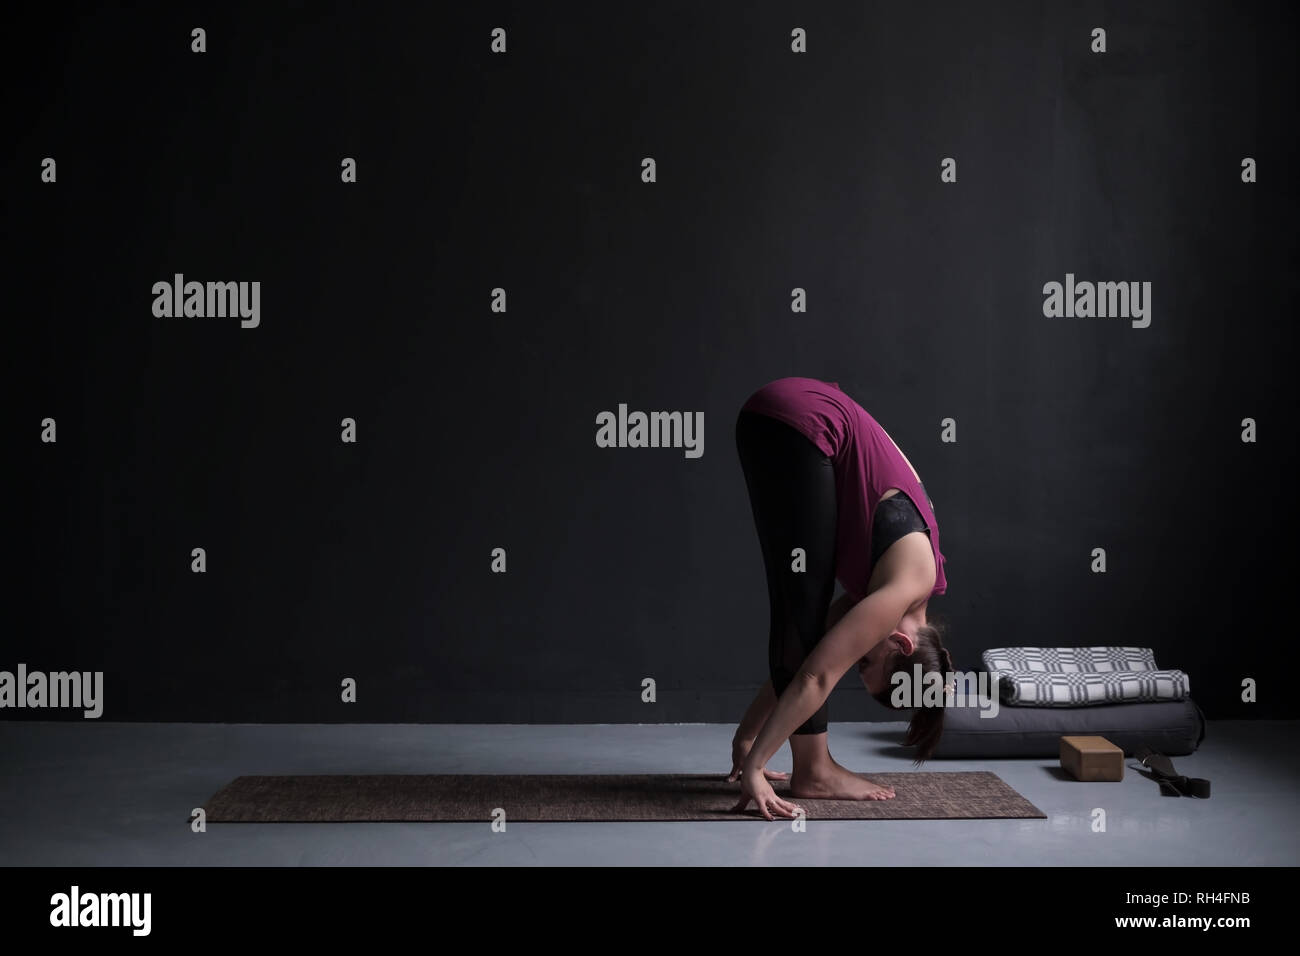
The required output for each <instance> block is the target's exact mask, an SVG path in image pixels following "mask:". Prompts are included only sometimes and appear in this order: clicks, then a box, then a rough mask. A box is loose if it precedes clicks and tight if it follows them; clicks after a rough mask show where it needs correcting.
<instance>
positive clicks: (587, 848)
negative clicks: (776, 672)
mask: <svg viewBox="0 0 1300 956" xmlns="http://www.w3.org/2000/svg"><path fill="white" fill-rule="evenodd" d="M902 727H903V725H902V724H881V723H875V724H832V725H831V729H830V734H831V737H830V739H831V752H832V753H833V754H834V755H835V757H836V759H838V760H839V761H840V762H841V763H843V764H844V765H846V766H848V767H850V768H852V769H854V770H858V771H861V772H867V773H869V772H870V771H872V770H876V771H884V770H892V771H900V770H909V769H912V768H911V764H910V762H909V761H908V759H907V758H906V757H905V756H903V755H902V754H901V753H900V751H899V750H898V748H897V747H896V743H897V741H898V739H899V734H900V732H901V730H902ZM1298 730H1300V722H1294V721H1286V722H1282V721H1251V722H1246V721H1226V722H1212V723H1211V725H1210V728H1209V732H1208V733H1207V736H1206V740H1205V742H1204V743H1203V744H1202V746H1201V749H1200V750H1199V751H1198V752H1197V753H1195V754H1192V755H1190V756H1186V757H1178V758H1175V765H1176V766H1177V768H1178V770H1179V771H1180V772H1181V773H1185V774H1188V775H1189V776H1197V777H1207V778H1209V779H1210V780H1211V781H1212V783H1213V796H1212V797H1211V798H1210V799H1209V800H1196V799H1191V798H1171V797H1163V796H1161V795H1160V793H1159V789H1158V787H1157V786H1156V784H1155V783H1153V782H1151V781H1149V780H1147V779H1145V778H1143V777H1141V776H1139V775H1138V774H1137V773H1134V772H1132V771H1131V770H1127V771H1126V772H1125V779H1124V780H1123V781H1122V782H1120V783H1095V784H1083V783H1077V782H1073V781H1070V780H1068V779H1065V778H1063V777H1062V775H1061V773H1060V771H1059V768H1058V767H1057V766H1056V762H1055V761H1053V760H1048V759H1043V760H1025V759H1018V760H960V761H958V760H942V761H939V760H936V761H931V762H930V763H929V764H928V765H927V766H926V767H925V768H924V769H927V770H940V771H942V770H991V771H993V772H994V773H996V774H998V775H999V776H1000V777H1002V779H1003V780H1005V781H1006V782H1007V783H1008V784H1010V785H1011V786H1013V787H1015V788H1016V789H1017V790H1019V791H1020V793H1022V794H1023V795H1024V796H1025V797H1026V798H1027V799H1029V800H1030V801H1031V802H1032V803H1034V804H1035V805H1036V806H1038V807H1039V808H1040V809H1041V810H1042V811H1043V812H1044V813H1046V814H1047V815H1048V819H1046V820H919V821H905V820H871V821H817V820H809V821H807V829H806V831H805V832H802V833H796V832H794V831H793V830H792V828H791V827H790V825H789V823H788V822H774V823H767V822H765V821H741V820H738V821H734V822H731V821H727V822H708V823H599V824H581V823H509V824H508V826H507V830H506V832H505V833H493V832H492V831H491V829H490V828H489V825H488V824H487V823H482V824H469V823H425V824H414V823H400V824H399V823H377V824H337V823H335V824H302V823H297V824H224V825H222V824H213V825H211V826H210V827H209V828H208V831H207V832H206V833H203V834H195V833H192V832H191V831H190V828H189V825H188V823H187V819H188V817H189V815H190V812H191V810H192V809H193V808H195V807H200V806H202V805H203V802H204V801H205V800H206V799H207V798H208V797H209V796H211V795H212V794H213V793H215V792H216V791H217V790H218V789H219V788H220V787H221V786H223V785H224V784H225V783H227V782H228V781H229V780H231V779H232V778H234V777H237V776H240V775H241V774H293V773H647V772H653V773H700V772H718V773H725V772H726V771H727V770H728V769H729V763H730V761H729V755H730V740H731V734H732V732H733V731H734V728H733V727H731V726H726V725H719V724H674V725H646V724H643V725H629V724H596V725H562V726H561V725H543V726H523V725H483V724H475V725H464V724H458V725H427V724H399V725H366V724H344V725H338V724H335V725H328V724H313V725H301V724H266V725H258V724H126V723H97V722H91V721H87V722H84V723H60V722H47V723H27V722H13V721H10V722H4V723H0V865H6V866H14V865H20V866H22V865H39V866H101V865H109V866H137V865H161V866H173V865H201V866H230V865H238V866H257V865H278V866H294V865H306V866H320V865H325V866H329V865H353V864H361V865H390V864H396V865H422V864H435V865H460V864H466V865H503V864H504V865H532V864H554V865H566V864H579V865H584V864H595V865H623V864H631V865H660V864H672V865H677V864H685V865H691V864H705V865H730V864H761V865H772V864H776V865H782V864H796V865H841V864H849V865H897V864H920V865H929V864H939V865H953V864H956V865H971V866H983V865H1020V864H1027V865H1062V864H1065V865H1165V866H1168V865H1175V866H1177V865H1208V864H1214V865H1229V866H1231V865H1242V866H1258V865H1288V866H1294V865H1296V864H1297V862H1300V838H1298V830H1300V827H1298V826H1297V822H1296V813H1295V804H1296V797H1295V794H1296V792H1297V786H1296V785H1297V782H1298V781H1297V776H1298V775H1300V773H1298V771H1297V768H1296V766H1295V762H1294V753H1295V741H1296V734H1297V731H1298ZM789 754H790V752H789V749H788V748H782V751H781V752H780V754H778V756H777V757H776V758H775V759H774V760H773V761H772V762H771V764H770V766H772V767H773V768H775V769H779V770H789V769H790V765H789V760H790V756H789ZM1127 763H1128V765H1130V766H1132V765H1133V764H1134V761H1133V760H1132V759H1131V758H1130V759H1129V760H1128V761H1127ZM1096 807H1101V808H1103V809H1104V810H1105V811H1106V823H1107V826H1106V831H1105V832H1104V833H1096V832H1093V830H1092V818H1093V809H1094V808H1096Z"/></svg>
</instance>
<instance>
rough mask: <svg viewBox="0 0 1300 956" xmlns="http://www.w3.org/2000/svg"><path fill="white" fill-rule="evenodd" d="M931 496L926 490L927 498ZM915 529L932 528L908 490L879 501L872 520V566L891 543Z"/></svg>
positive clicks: (931, 504) (927, 529) (932, 508)
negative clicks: (927, 524)
mask: <svg viewBox="0 0 1300 956" xmlns="http://www.w3.org/2000/svg"><path fill="white" fill-rule="evenodd" d="M921 490H922V491H924V490H925V486H924V485H922V486H921ZM929 497H930V495H929V492H926V498H927V499H928V498H929ZM930 510H932V511H933V510H934V502H933V501H931V502H930ZM913 531H924V532H926V534H929V532H930V529H929V528H928V527H927V526H926V524H925V519H924V518H922V517H921V512H920V510H918V509H917V507H916V505H915V504H914V503H913V502H912V499H911V498H909V497H908V496H907V492H905V491H899V492H898V493H897V494H895V495H890V496H889V497H888V498H886V499H884V500H883V501H881V502H879V503H878V504H877V505H876V514H875V517H874V518H873V519H872V522H871V564H872V566H873V567H874V566H875V564H876V562H877V561H879V560H880V556H881V555H882V554H884V553H885V551H887V550H888V549H889V546H890V545H891V544H893V543H894V542H895V541H897V540H898V539H899V538H901V537H902V536H903V535H905V534H910V533H911V532H913Z"/></svg>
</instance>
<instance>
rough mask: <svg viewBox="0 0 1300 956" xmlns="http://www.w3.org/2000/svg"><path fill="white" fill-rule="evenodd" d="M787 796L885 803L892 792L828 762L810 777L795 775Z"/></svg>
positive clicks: (806, 798) (891, 795)
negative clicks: (828, 764)
mask: <svg viewBox="0 0 1300 956" xmlns="http://www.w3.org/2000/svg"><path fill="white" fill-rule="evenodd" d="M790 795H791V796H793V797H802V798H803V799H805V800H817V799H821V800H888V799H890V798H891V797H893V796H894V790H893V788H892V787H885V786H881V785H880V784H876V783H872V782H871V781H870V780H868V779H867V778H866V777H862V776H859V775H858V774H856V773H854V772H853V771H851V770H847V769H845V768H844V767H841V766H840V765H839V764H837V763H836V762H835V761H833V760H832V761H831V763H830V766H828V767H822V768H819V769H818V770H817V771H815V772H813V773H811V774H804V775H802V776H801V775H800V774H799V773H798V772H796V773H795V774H794V776H792V777H791V778H790Z"/></svg>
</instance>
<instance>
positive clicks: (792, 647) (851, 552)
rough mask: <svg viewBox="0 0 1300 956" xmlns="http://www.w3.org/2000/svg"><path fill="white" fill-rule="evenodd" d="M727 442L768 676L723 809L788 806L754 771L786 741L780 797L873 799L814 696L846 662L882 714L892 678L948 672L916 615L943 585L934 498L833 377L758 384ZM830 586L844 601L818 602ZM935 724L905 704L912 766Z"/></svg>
mask: <svg viewBox="0 0 1300 956" xmlns="http://www.w3.org/2000/svg"><path fill="white" fill-rule="evenodd" d="M736 448H737V451H738V452H739V454H740V462H741V467H742V468H743V469H744V473H745V483H746V485H747V487H748V489H749V500H750V506H751V509H752V511H753V514H754V524H755V526H756V528H757V530H758V539H759V544H760V545H761V547H762V551H763V563H764V566H765V568H766V573H767V590H768V603H769V607H770V612H771V628H770V631H769V634H768V673H769V675H770V677H771V680H770V682H769V683H767V684H765V685H764V686H763V689H762V690H760V691H759V694H758V697H757V698H756V699H755V700H754V703H753V704H752V705H750V708H749V711H748V713H746V714H745V717H744V719H743V720H742V721H741V723H740V727H739V728H738V729H737V731H736V736H735V740H734V741H733V745H732V770H731V775H730V777H729V778H728V779H730V780H735V779H736V778H737V777H740V779H741V788H742V790H743V793H744V795H743V797H742V799H741V801H740V803H739V804H738V805H737V806H736V808H735V809H736V810H737V811H740V810H743V809H745V807H747V806H748V805H749V802H750V801H751V800H752V801H754V802H755V803H756V804H757V806H758V809H759V811H760V812H761V813H762V814H763V816H764V817H766V818H767V819H769V820H771V819H773V817H772V812H773V811H775V812H776V813H777V814H779V815H781V816H785V817H790V816H793V815H794V814H795V813H796V812H798V811H799V808H798V806H796V805H795V804H793V803H791V802H790V801H788V800H785V799H782V798H780V797H778V796H777V795H776V793H775V791H774V790H773V789H772V786H771V784H770V783H769V782H768V781H769V780H782V779H785V777H786V775H785V774H781V773H773V772H770V771H768V770H766V765H767V761H768V760H769V759H771V757H772V755H773V754H774V753H776V751H777V750H779V749H780V747H781V745H782V744H783V743H785V741H786V740H787V739H789V741H790V750H791V752H792V754H793V756H794V771H793V773H792V774H791V775H790V778H789V779H790V793H791V795H792V796H793V797H796V798H797V797H805V798H830V799H840V800H887V799H889V798H891V797H893V796H894V791H893V790H891V789H890V788H888V787H883V786H880V785H878V784H874V783H872V782H871V781H869V780H867V779H865V778H863V777H860V776H858V775H857V774H854V773H852V772H851V771H849V770H846V769H845V768H844V767H841V766H840V765H839V764H837V763H836V762H835V761H834V760H833V759H832V758H831V755H830V750H829V748H828V747H827V742H826V698H827V697H828V696H829V695H830V692H831V688H833V687H834V686H835V685H836V683H838V682H839V679H840V678H841V677H842V676H843V675H844V673H845V672H846V671H848V670H849V668H851V667H854V666H855V665H856V667H857V669H858V674H859V675H860V677H861V678H862V682H863V683H864V684H865V685H866V687H867V690H868V691H869V692H870V693H871V694H872V696H874V697H875V698H876V699H877V700H878V701H880V702H881V703H882V704H884V705H885V706H887V707H893V706H894V703H893V702H892V701H891V699H890V696H891V692H892V691H893V690H894V688H893V685H892V684H891V680H890V678H891V676H892V675H893V674H894V673H895V672H896V671H903V672H905V673H906V674H907V675H908V678H909V681H910V680H911V679H912V678H913V677H914V674H915V671H914V668H915V665H917V664H920V665H921V672H922V674H925V673H928V672H930V671H940V672H941V673H942V674H944V675H947V674H949V673H950V672H951V671H952V658H951V656H950V655H949V653H948V651H947V650H946V649H945V648H944V647H943V644H942V640H941V635H940V632H939V630H938V629H937V628H935V627H934V626H933V625H931V624H929V623H928V622H927V620H926V607H927V605H928V603H929V600H930V598H931V597H932V596H934V595H936V594H943V593H944V592H945V591H946V590H947V587H948V584H947V579H946V578H945V577H944V570H943V564H944V557H943V554H942V553H941V552H940V550H939V528H938V525H937V523H936V521H935V517H934V504H933V502H932V501H931V500H930V497H929V495H928V493H927V492H926V491H925V487H924V486H923V485H922V484H921V476H920V475H918V474H917V473H916V469H914V468H913V467H912V463H911V462H910V461H908V460H907V456H905V455H904V454H903V452H902V451H901V450H900V449H899V448H898V446H897V445H896V444H894V441H893V439H892V438H890V437H889V435H888V434H887V433H886V432H885V430H884V429H883V428H882V427H881V426H880V424H879V422H877V421H876V420H875V419H874V418H872V417H871V416H870V415H869V414H867V412H866V410H865V409H863V408H862V406H860V405H859V404H858V403H857V402H855V401H853V399H851V398H849V396H848V395H846V394H845V393H844V392H843V391H841V390H840V387H839V385H838V384H837V383H835V382H823V381H820V380H818V379H814V378H799V377H794V378H782V379H777V380H776V381H774V382H769V383H768V384H767V385H764V386H763V387H762V388H760V389H759V390H758V391H757V392H755V393H754V394H753V395H751V396H750V398H749V400H748V401H746V402H745V404H744V406H743V407H742V408H741V411H740V414H739V416H738V417H737V419H736ZM836 578H838V579H839V581H840V583H841V584H842V585H843V587H844V591H845V593H844V595H843V596H842V597H840V598H839V600H837V601H836V602H835V606H833V607H832V606H831V597H832V596H833V594H834V591H835V580H836ZM823 635H824V636H823ZM908 690H909V693H908V699H909V701H910V698H911V692H910V685H909V688H908ZM942 729H943V709H942V707H929V708H925V707H922V708H919V709H918V710H916V712H915V713H914V714H913V716H912V721H911V725H910V726H909V728H908V734H907V737H906V738H905V741H904V742H905V743H906V744H908V745H915V746H916V747H917V762H920V761H923V760H925V759H927V758H928V757H929V756H930V755H931V754H932V753H933V752H934V748H935V747H936V746H937V744H938V741H939V735H940V733H941V732H942Z"/></svg>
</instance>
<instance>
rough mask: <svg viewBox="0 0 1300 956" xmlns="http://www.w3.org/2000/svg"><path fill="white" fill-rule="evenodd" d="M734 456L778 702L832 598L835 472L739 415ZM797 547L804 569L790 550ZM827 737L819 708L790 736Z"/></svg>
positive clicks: (786, 428) (784, 428)
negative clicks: (757, 563)
mask: <svg viewBox="0 0 1300 956" xmlns="http://www.w3.org/2000/svg"><path fill="white" fill-rule="evenodd" d="M736 450H737V452H738V453H739V455H740V465H741V467H742V468H743V469H744V472H745V484H746V486H747V487H748V488H749V503H750V508H751V509H752V511H753V512H754V526H755V528H757V530H758V541H759V545H760V546H761V547H762V549H763V566H764V568H765V569H766V573H767V595H768V605H769V608H770V611H771V625H770V630H769V632H768V637H767V664H768V674H769V675H770V676H771V678H772V689H773V690H775V691H776V695H777V696H778V697H780V696H781V693H782V692H783V691H784V690H785V689H786V687H788V686H789V685H790V682H791V681H793V680H794V677H795V675H796V674H797V673H798V672H799V667H800V665H802V664H803V661H804V658H806V657H807V656H808V654H809V653H810V652H811V651H812V649H813V647H814V646H815V645H816V644H817V642H818V641H819V640H821V638H822V635H823V634H824V633H825V630H826V615H827V613H828V612H829V610H830V604H831V598H832V597H833V596H834V594H835V525H836V519H837V505H836V499H835V471H834V465H833V463H832V462H831V459H830V458H828V457H827V456H826V455H823V454H822V452H821V450H820V449H819V448H818V447H817V446H816V445H814V444H813V443H812V442H811V441H809V440H808V439H807V438H806V437H804V436H803V435H802V434H800V433H799V432H798V431H797V430H795V429H794V428H793V427H791V426H790V425H787V424H786V423H785V422H782V421H778V420H777V419H775V418H770V417H768V416H766V415H759V414H757V413H755V412H749V411H742V412H741V413H740V415H739V416H738V417H737V419H736ZM795 548H802V549H803V550H804V553H805V555H806V556H807V558H806V560H807V567H806V569H805V570H802V571H797V570H794V569H793V568H792V567H791V565H792V564H793V562H794V556H793V555H792V554H791V551H793V549H795ZM825 732H826V705H825V704H824V703H823V704H822V706H821V707H820V708H819V709H818V710H817V712H816V713H815V714H813V715H812V716H811V717H809V718H808V720H807V721H805V722H804V723H803V724H802V725H801V726H800V727H799V728H798V729H797V730H795V733H796V734H821V733H825Z"/></svg>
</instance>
